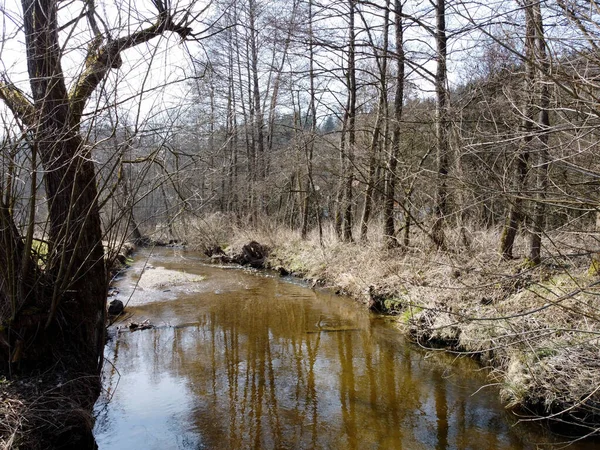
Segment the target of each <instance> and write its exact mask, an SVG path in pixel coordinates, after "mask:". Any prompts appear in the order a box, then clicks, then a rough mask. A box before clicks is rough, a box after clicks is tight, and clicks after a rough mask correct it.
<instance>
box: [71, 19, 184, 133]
mask: <svg viewBox="0 0 600 450" xmlns="http://www.w3.org/2000/svg"><path fill="white" fill-rule="evenodd" d="M167 31H170V32H173V33H176V34H178V35H179V36H180V37H181V39H186V38H187V37H188V36H189V35H191V33H192V29H191V28H189V27H186V26H184V25H182V24H181V23H178V24H176V23H173V20H172V18H171V17H170V16H169V15H167V14H164V13H161V14H160V17H159V19H158V21H157V23H155V24H154V25H152V26H150V27H148V28H146V29H144V30H141V31H138V32H136V33H133V34H130V35H129V36H124V37H122V38H119V39H116V40H113V41H108V42H107V43H106V44H104V45H102V37H101V36H96V38H95V39H94V40H93V41H92V43H91V44H90V47H89V50H88V55H87V57H86V61H85V69H84V70H83V72H82V73H81V75H79V78H78V79H77V82H76V83H75V84H74V85H73V87H72V88H71V92H69V100H70V104H71V106H70V107H71V124H72V126H73V127H75V128H77V127H78V125H79V121H80V119H81V115H82V114H83V109H84V108H85V104H86V103H87V101H88V99H89V98H90V96H91V95H92V93H93V92H94V90H95V89H96V88H97V87H98V85H99V84H100V82H101V81H102V80H103V79H104V77H105V76H106V74H107V73H108V71H109V70H110V69H118V68H119V67H121V64H122V63H123V62H122V60H121V52H122V51H124V50H127V49H128V48H132V47H135V46H136V45H139V44H142V43H144V42H148V41H150V40H151V39H153V38H155V37H158V36H160V35H162V34H163V33H165V32H167Z"/></svg>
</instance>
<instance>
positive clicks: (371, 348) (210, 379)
mask: <svg viewBox="0 0 600 450" xmlns="http://www.w3.org/2000/svg"><path fill="white" fill-rule="evenodd" d="M162 263H164V264H166V265H167V264H171V266H173V267H171V268H176V267H180V266H181V264H184V266H185V267H186V270H192V268H193V270H195V271H197V273H199V274H203V275H205V276H206V277H207V281H206V286H207V288H206V290H205V291H204V292H201V293H199V294H194V295H189V296H180V298H179V299H177V300H170V301H163V302H161V301H154V300H155V298H156V297H152V298H153V302H150V303H146V304H144V302H143V301H141V302H137V304H140V306H138V307H136V308H135V313H136V316H137V317H138V318H140V319H143V318H146V317H148V318H151V319H152V321H153V322H154V323H158V324H161V323H162V324H169V326H165V327H162V328H158V329H153V330H147V331H142V332H135V333H129V332H125V333H121V334H119V335H118V337H117V338H115V339H113V340H112V341H111V342H110V343H109V345H108V346H107V350H106V353H107V358H108V359H109V360H111V361H112V362H113V364H114V367H112V366H107V369H106V381H105V387H106V393H105V395H104V396H103V398H102V399H101V400H100V401H99V402H98V405H97V410H98V421H97V424H96V438H97V441H98V444H99V447H100V449H121V448H123V449H128V450H130V449H132V448H144V449H167V448H182V449H183V448H185V449H188V448H189V449H196V448H198V449H201V448H206V449H250V448H255V449H313V448H314V449H361V450H362V449H410V450H414V449H525V448H536V447H535V445H534V444H530V443H528V442H533V441H531V440H528V441H527V442H525V441H524V439H522V437H521V435H520V434H519V433H518V432H516V431H515V429H513V428H511V426H510V425H509V422H508V421H507V420H506V415H505V413H504V411H503V410H502V408H501V406H500V405H499V404H498V403H497V401H496V395H497V394H496V393H495V392H487V391H483V392H479V393H478V394H476V395H472V394H473V393H474V392H476V391H477V389H478V387H479V386H480V385H481V384H482V383H483V382H484V380H483V379H482V378H481V377H477V376H472V375H469V376H466V375H465V374H467V373H470V372H471V370H472V369H473V367H472V365H471V364H470V363H471V362H470V361H468V360H460V361H456V362H455V364H454V365H453V368H452V369H451V370H449V371H448V370H447V365H448V363H449V362H451V360H450V359H449V358H446V357H443V356H442V355H440V356H436V357H434V358H425V356H424V354H423V353H421V352H418V351H415V349H414V348H412V347H411V346H409V345H406V344H405V343H404V342H403V341H402V339H401V337H400V336H399V335H398V333H397V332H396V331H395V330H394V329H392V328H390V327H389V326H386V325H385V324H384V323H382V322H381V321H380V320H378V319H376V318H374V317H372V316H370V315H369V314H368V313H366V312H364V311H361V310H359V309H358V308H356V306H355V305H353V304H352V303H351V301H348V300H345V299H341V298H337V297H335V296H331V295H328V294H322V293H315V292H313V291H311V290H309V289H306V288H304V287H301V286H298V285H294V284H291V283H285V282H281V281H279V280H276V279H273V278H265V277H260V276H257V275H254V274H247V273H243V272H241V271H224V270H219V269H215V268H211V267H205V266H197V265H190V263H189V261H186V262H185V263H182V262H178V263H177V265H176V264H175V263H174V262H171V263H169V261H168V260H166V261H165V260H163V261H162ZM125 283H127V281H125ZM215 286H219V288H218V289H219V291H220V292H222V293H219V294H216V293H215V292H214V291H215V290H216V288H215ZM466 366H469V367H466ZM117 382H118V388H117ZM115 388H117V389H115ZM109 397H111V398H112V401H110V402H108V399H109ZM536 438H538V437H537V436H536ZM539 439H540V440H541V439H542V437H541V436H539ZM580 448H583V447H580Z"/></svg>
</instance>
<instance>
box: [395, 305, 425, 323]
mask: <svg viewBox="0 0 600 450" xmlns="http://www.w3.org/2000/svg"><path fill="white" fill-rule="evenodd" d="M421 311H423V308H420V307H418V306H413V307H409V308H407V309H406V310H405V311H404V312H403V313H402V314H401V315H400V321H401V322H402V323H404V324H406V325H408V324H409V323H410V321H411V319H412V318H413V317H414V316H416V315H417V314H419V313H420V312H421Z"/></svg>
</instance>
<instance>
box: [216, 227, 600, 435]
mask: <svg viewBox="0 0 600 450" xmlns="http://www.w3.org/2000/svg"><path fill="white" fill-rule="evenodd" d="M490 239H491V238H490V236H487V235H482V236H479V237H477V238H476V239H474V240H473V241H474V243H475V245H474V246H473V248H472V249H471V251H469V252H436V251H431V252H429V253H428V252H421V251H418V250H416V249H390V250H384V249H382V247H381V245H378V244H377V243H375V244H368V243H358V244H357V243H340V242H339V241H337V240H336V239H329V240H326V241H325V243H324V245H320V244H319V243H318V240H317V239H315V238H313V239H312V240H310V239H309V240H302V239H300V237H299V235H298V234H297V233H293V232H286V231H281V230H279V231H278V232H276V233H274V232H272V231H270V232H266V233H265V232H257V231H243V232H239V233H238V234H237V235H235V236H232V237H231V239H230V241H229V242H230V243H231V244H230V245H224V244H221V247H223V248H225V249H226V251H225V253H226V254H227V255H229V257H231V258H232V260H235V259H236V258H237V257H239V256H240V255H242V254H243V251H242V250H241V249H242V248H243V245H244V244H246V243H247V242H248V241H250V240H252V241H256V242H260V243H261V244H263V245H264V247H265V248H268V249H269V251H268V256H267V257H266V258H265V261H264V266H265V267H266V268H269V269H273V270H276V271H279V272H280V273H284V274H287V273H291V274H293V275H294V276H297V277H300V278H303V279H306V280H307V281H308V282H309V283H310V284H312V285H313V286H316V285H320V286H328V287H330V288H332V289H333V290H335V291H336V292H338V293H342V294H346V295H349V296H351V297H353V298H354V299H355V300H358V301H359V302H361V303H363V304H365V305H366V306H368V307H369V308H370V309H372V310H375V311H378V312H383V313H385V314H391V315H393V316H394V317H395V321H396V325H397V327H398V328H399V329H401V330H402V331H403V332H404V333H405V334H406V335H408V336H410V337H411V338H412V339H413V340H414V341H416V342H418V343H419V344H420V345H422V346H423V347H426V348H430V349H440V348H443V349H446V350H449V351H451V352H455V353H457V354H463V355H469V356H471V357H474V358H476V359H478V360H479V361H480V363H481V364H482V365H483V366H484V367H486V368H489V369H490V379H491V381H492V382H493V383H498V384H499V386H500V396H501V399H502V401H503V403H504V404H505V405H506V406H507V407H508V408H509V409H512V410H513V411H514V413H515V414H517V415H518V416H519V417H522V418H524V419H526V420H544V419H545V418H551V419H553V422H554V425H564V424H567V425H568V428H567V430H566V431H568V432H569V433H574V434H575V435H577V436H581V435H587V434H591V435H594V434H597V431H598V428H599V427H600V415H599V414H598V411H599V409H598V406H599V405H600V394H599V391H600V389H598V380H599V379H600V357H599V356H600V345H599V341H598V338H597V336H598V333H600V317H599V315H598V312H597V311H598V309H597V307H598V306H600V304H599V302H598V295H599V294H600V289H599V287H598V279H597V275H596V274H595V273H593V271H590V270H589V264H590V263H589V261H588V260H587V259H585V258H569V257H564V258H557V257H553V258H547V259H546V260H545V261H544V262H543V263H542V264H541V265H539V266H537V267H532V266H531V265H530V264H528V261H527V260H525V259H515V260H510V261H507V260H504V259H502V258H500V257H499V256H498V255H497V254H496V252H495V250H494V247H493V246H492V245H488V244H489V242H490ZM563 429H564V428H563Z"/></svg>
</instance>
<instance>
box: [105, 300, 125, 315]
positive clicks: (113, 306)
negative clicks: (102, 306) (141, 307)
mask: <svg viewBox="0 0 600 450" xmlns="http://www.w3.org/2000/svg"><path fill="white" fill-rule="evenodd" d="M124 309H125V305H123V302H122V301H121V300H113V301H112V302H110V305H108V314H110V315H111V316H118V315H119V314H121V313H122V312H123V310H124Z"/></svg>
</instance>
